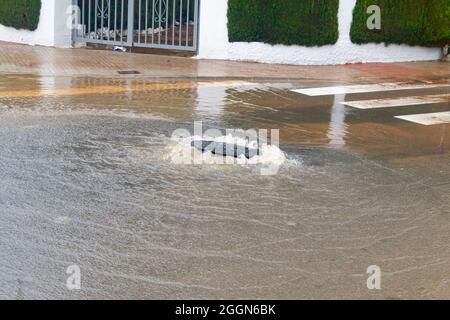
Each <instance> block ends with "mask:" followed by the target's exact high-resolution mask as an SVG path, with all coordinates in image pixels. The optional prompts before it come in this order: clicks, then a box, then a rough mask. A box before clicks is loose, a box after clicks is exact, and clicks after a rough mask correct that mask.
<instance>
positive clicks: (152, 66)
mask: <svg viewBox="0 0 450 320" xmlns="http://www.w3.org/2000/svg"><path fill="white" fill-rule="evenodd" d="M119 71H137V72H139V74H136V75H120V74H119ZM0 72H3V73H27V74H39V75H44V76H95V77H115V78H117V77H121V78H130V77H131V78H146V79H177V80H178V79H180V80H181V79H185V80H186V79H192V80H200V79H246V80H252V79H253V80H264V79H268V80H269V79H270V80H286V79H287V80H323V81H339V82H341V83H342V82H349V83H361V82H376V81H400V80H401V81H415V80H428V79H441V80H442V79H444V80H445V79H448V78H449V74H450V63H446V62H440V61H432V62H410V63H391V64H356V65H343V66H290V65H269V64H259V63H251V62H233V61H219V60H198V59H194V58H183V57H172V56H161V55H149V54H138V53H119V52H112V51H102V50H88V49H84V48H83V49H57V48H49V47H40V46H26V45H19V44H12V43H6V42H0Z"/></svg>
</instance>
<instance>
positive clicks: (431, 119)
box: [396, 111, 450, 126]
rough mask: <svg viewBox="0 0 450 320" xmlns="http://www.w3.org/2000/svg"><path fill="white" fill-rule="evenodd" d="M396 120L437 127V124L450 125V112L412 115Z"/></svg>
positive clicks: (399, 117) (398, 117)
mask: <svg viewBox="0 0 450 320" xmlns="http://www.w3.org/2000/svg"><path fill="white" fill-rule="evenodd" d="M396 118H397V119H401V120H406V121H409V122H414V123H418V124H422V125H425V126H431V125H435V124H446V123H450V111H446V112H436V113H422V114H411V115H406V116H396Z"/></svg>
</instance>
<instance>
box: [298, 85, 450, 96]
mask: <svg viewBox="0 0 450 320" xmlns="http://www.w3.org/2000/svg"><path fill="white" fill-rule="evenodd" d="M439 87H450V84H444V83H442V84H422V83H420V84H408V83H380V84H365V85H354V86H337V87H322V88H308V89H295V90H292V91H293V92H296V93H301V94H304V95H307V96H312V97H316V96H329V95H337V94H351V93H367V92H381V91H397V90H418V89H432V88H439Z"/></svg>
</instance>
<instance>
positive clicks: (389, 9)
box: [350, 0, 450, 47]
mask: <svg viewBox="0 0 450 320" xmlns="http://www.w3.org/2000/svg"><path fill="white" fill-rule="evenodd" d="M370 5H378V6H379V7H380V8H381V30H369V29H368V28H367V19H368V18H369V16H370V15H369V14H367V12H366V11H367V8H368V7H369V6H370ZM350 36H351V40H352V42H353V43H357V44H362V43H381V42H384V43H386V44H409V45H420V46H429V47H432V46H443V45H445V44H448V43H450V0H414V1H411V0H358V2H357V3H356V7H355V10H354V11H353V23H352V28H351V33H350Z"/></svg>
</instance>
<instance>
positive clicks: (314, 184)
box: [0, 75, 450, 299]
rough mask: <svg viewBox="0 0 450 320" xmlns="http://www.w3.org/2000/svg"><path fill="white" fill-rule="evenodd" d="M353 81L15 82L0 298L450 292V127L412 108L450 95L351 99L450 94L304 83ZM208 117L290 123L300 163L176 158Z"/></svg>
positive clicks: (292, 157) (285, 126)
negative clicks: (274, 165)
mask: <svg viewBox="0 0 450 320" xmlns="http://www.w3.org/2000/svg"><path fill="white" fill-rule="evenodd" d="M338 85H342V84H339V83H311V82H308V83H245V82H233V81H228V82H220V81H219V82H203V83H195V82H172V83H168V82H167V83H165V82H159V83H155V82H151V81H144V80H108V79H90V78H69V77H67V78H64V77H61V78H52V77H42V78H39V77H34V76H13V75H4V76H2V77H1V78H0V181H1V184H0V297H1V298H116V299H123V298H162V299H166V298H288V299H296V298H436V297H439V298H450V295H449V292H450V273H449V270H450V246H449V243H450V242H449V240H450V236H449V235H450V220H449V214H450V211H449V207H450V192H449V187H450V153H449V150H450V124H448V123H444V124H438V125H431V126H424V125H420V124H417V123H413V122H408V121H404V120H401V119H397V118H396V116H403V115H413V114H423V113H442V112H448V111H450V108H449V104H448V100H447V101H445V100H443V101H442V102H439V101H437V102H435V101H433V103H430V104H420V105H403V106H399V107H395V108H372V109H357V108H351V107H348V106H345V105H343V103H344V102H346V101H347V102H348V101H367V100H379V99H382V100H386V99H389V100H392V99H400V98H402V97H421V96H430V95H446V94H448V88H445V87H433V88H431V87H426V88H418V89H414V90H408V92H407V93H405V92H404V91H402V92H399V91H382V92H370V93H351V94H346V95H344V94H338V95H327V96H321V97H311V96H306V95H301V94H299V93H295V92H292V91H291V90H292V89H301V88H316V87H327V86H338ZM198 120H201V121H203V124H204V126H205V127H206V128H217V129H221V130H225V129H226V128H244V129H249V128H255V129H272V128H273V129H280V148H281V149H282V150H283V151H284V152H285V153H286V155H287V158H288V160H289V161H287V162H286V164H284V165H283V166H282V167H281V169H280V171H279V173H278V174H277V175H274V176H261V175H260V174H259V171H258V170H257V168H255V167H252V166H234V165H231V166H202V165H195V166H192V165H191V166H189V165H175V164H173V163H171V162H170V161H168V160H167V154H168V152H169V151H168V146H170V143H171V141H170V137H171V135H172V133H173V131H174V130H176V129H179V128H187V129H192V127H193V123H194V121H198ZM73 264H77V265H79V266H80V268H81V272H82V290H80V291H69V290H67V288H66V285H65V283H66V279H67V276H68V275H67V274H66V269H67V267H68V266H70V265H73ZM370 265H378V266H380V268H381V270H382V272H383V278H382V279H383V280H382V281H383V282H382V287H383V289H382V290H381V291H376V292H374V291H370V290H368V289H367V287H366V279H367V276H368V275H367V274H366V270H367V267H368V266H370Z"/></svg>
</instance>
